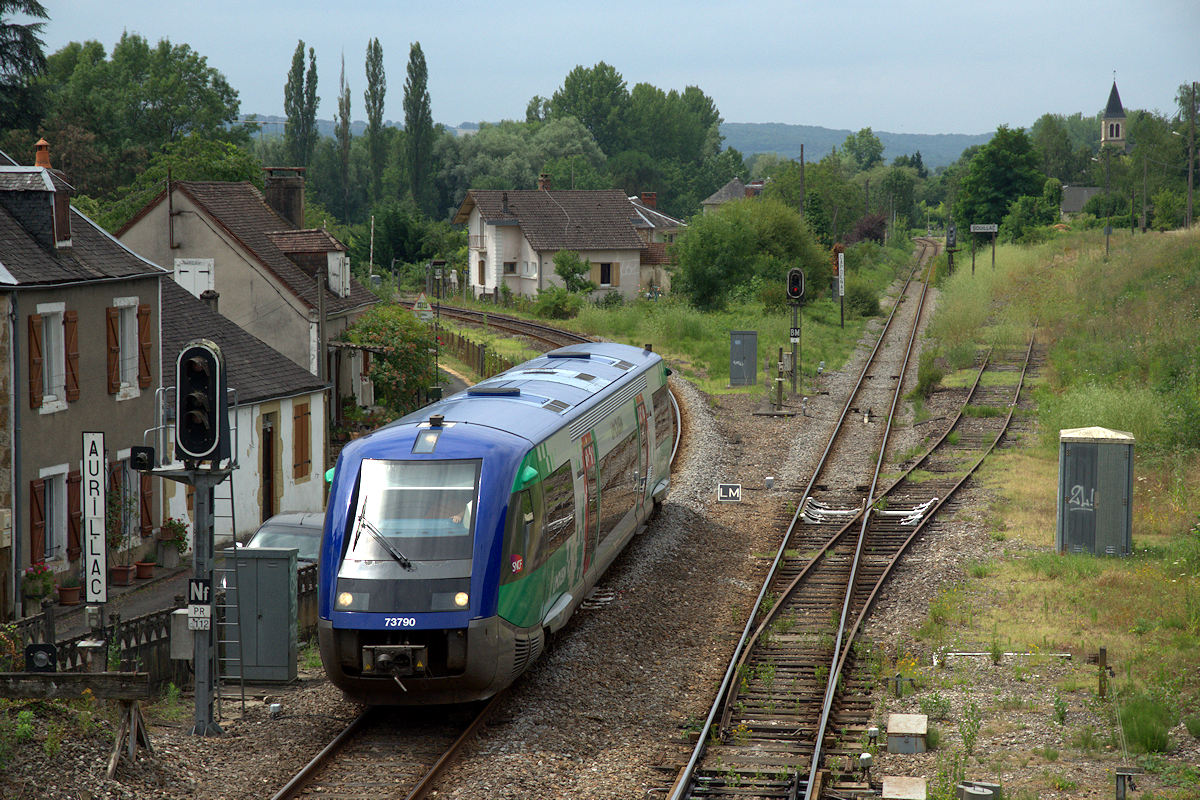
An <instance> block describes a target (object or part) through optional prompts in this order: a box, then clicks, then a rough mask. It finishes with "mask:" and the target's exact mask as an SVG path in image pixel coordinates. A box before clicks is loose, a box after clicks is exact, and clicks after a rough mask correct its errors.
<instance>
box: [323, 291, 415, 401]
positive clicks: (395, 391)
mask: <svg viewBox="0 0 1200 800" xmlns="http://www.w3.org/2000/svg"><path fill="white" fill-rule="evenodd" d="M342 338H343V339H344V340H345V341H348V342H352V343H354V344H363V345H370V346H371V347H372V348H373V349H372V357H371V382H372V383H373V384H374V385H375V393H376V394H375V398H376V401H377V402H378V403H379V404H380V405H382V406H384V407H385V408H387V409H388V410H390V411H393V412H395V413H397V414H403V413H406V412H408V411H411V410H414V409H416V408H417V406H418V404H419V402H418V398H419V397H420V392H421V390H422V389H423V388H424V387H426V386H429V385H430V384H431V383H432V381H433V378H434V375H433V359H432V358H431V357H430V355H429V353H430V352H431V351H432V350H433V346H434V341H433V335H432V332H431V329H430V328H429V326H428V325H426V324H425V323H423V322H421V321H420V320H418V319H417V318H416V317H414V316H413V315H412V313H411V312H410V311H408V310H407V309H404V308H402V307H401V306H399V305H395V304H387V305H385V304H380V305H377V306H373V307H372V308H370V309H368V310H367V311H366V312H365V313H364V314H363V315H362V316H361V317H359V318H358V319H356V320H355V321H354V324H353V325H351V326H350V327H349V328H347V329H346V331H345V333H343V334H342Z"/></svg>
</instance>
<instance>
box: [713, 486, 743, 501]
mask: <svg viewBox="0 0 1200 800" xmlns="http://www.w3.org/2000/svg"><path fill="white" fill-rule="evenodd" d="M717 502H719V503H740V502H742V485H741V484H740V483H718V484H717Z"/></svg>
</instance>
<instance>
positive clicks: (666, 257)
mask: <svg viewBox="0 0 1200 800" xmlns="http://www.w3.org/2000/svg"><path fill="white" fill-rule="evenodd" d="M629 204H630V205H632V206H633V213H634V214H636V215H637V217H638V221H636V222H635V223H634V227H636V228H637V232H638V235H639V236H641V237H642V241H644V242H645V243H646V249H645V250H643V251H642V269H641V281H640V284H641V287H642V289H644V290H646V291H648V292H649V291H653V290H655V289H657V290H658V291H661V292H666V291H670V289H671V273H670V272H669V271H668V269H667V268H668V267H669V266H670V264H671V257H670V254H669V253H668V252H667V245H669V244H673V243H674V242H675V237H676V236H678V235H679V234H680V233H681V232H682V231H683V229H684V228H686V227H687V223H686V222H684V221H683V220H681V219H676V218H675V217H672V216H671V215H670V214H665V213H663V212H662V211H659V210H658V193H657V192H642V193H641V195H640V196H639V195H634V196H632V197H630V198H629Z"/></svg>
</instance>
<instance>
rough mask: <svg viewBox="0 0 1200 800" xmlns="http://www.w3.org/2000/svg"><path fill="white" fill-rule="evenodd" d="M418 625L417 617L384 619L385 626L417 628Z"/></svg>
mask: <svg viewBox="0 0 1200 800" xmlns="http://www.w3.org/2000/svg"><path fill="white" fill-rule="evenodd" d="M416 626H417V620H416V618H415V617H384V619H383V627H385V628H415V627H416Z"/></svg>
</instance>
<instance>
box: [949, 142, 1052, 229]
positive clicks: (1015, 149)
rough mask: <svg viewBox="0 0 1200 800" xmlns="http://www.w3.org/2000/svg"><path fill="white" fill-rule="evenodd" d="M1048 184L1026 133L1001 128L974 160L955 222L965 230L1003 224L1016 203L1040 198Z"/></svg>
mask: <svg viewBox="0 0 1200 800" xmlns="http://www.w3.org/2000/svg"><path fill="white" fill-rule="evenodd" d="M1045 180H1046V179H1045V176H1044V175H1043V174H1042V172H1041V170H1040V169H1038V158H1037V153H1035V152H1034V149H1033V144H1032V143H1031V142H1030V140H1029V137H1028V136H1027V135H1026V134H1025V130H1024V129H1023V128H1015V129H1013V128H1009V127H1008V126H1007V125H1001V126H1000V127H999V128H997V129H996V135H995V136H993V137H992V139H991V141H989V142H988V143H987V144H985V145H983V147H981V148H980V149H979V152H978V153H977V154H976V155H975V157H974V158H972V159H971V164H970V166H969V167H968V169H967V174H966V176H965V177H964V178H963V179H962V183H961V184H960V185H959V191H958V199H957V201H956V202H955V204H954V218H955V219H956V220H957V221H958V224H959V225H962V226H966V225H968V224H970V223H974V222H980V223H983V222H999V221H1000V220H1001V219H1003V218H1004V215H1005V214H1006V213H1007V212H1008V206H1009V204H1010V203H1012V201H1014V200H1016V199H1017V198H1018V197H1021V196H1023V195H1032V194H1038V193H1039V192H1040V191H1041V189H1042V185H1043V184H1044V183H1045Z"/></svg>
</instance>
